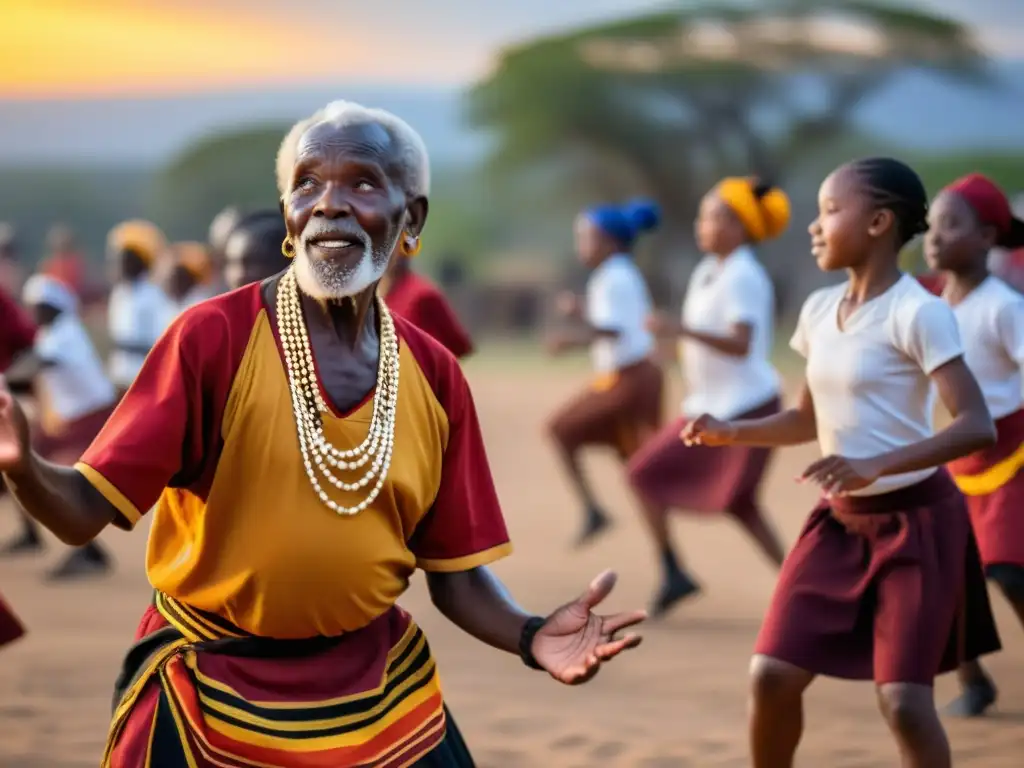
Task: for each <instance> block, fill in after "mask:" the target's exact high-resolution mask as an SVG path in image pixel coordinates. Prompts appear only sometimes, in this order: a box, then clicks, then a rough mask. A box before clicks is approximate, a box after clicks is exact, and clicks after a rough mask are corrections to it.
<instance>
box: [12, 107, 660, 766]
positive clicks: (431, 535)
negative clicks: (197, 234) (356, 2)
mask: <svg viewBox="0 0 1024 768" xmlns="http://www.w3.org/2000/svg"><path fill="white" fill-rule="evenodd" d="M278 183H279V187H280V191H281V197H282V207H283V211H284V218H285V221H286V225H287V233H288V234H287V238H286V240H285V243H284V250H285V251H286V252H287V253H288V254H290V255H292V256H293V260H292V266H291V267H290V268H289V269H288V270H287V271H285V272H284V273H282V274H281V275H279V276H276V277H274V278H270V279H268V280H265V281H264V282H262V283H255V284H252V285H250V286H247V287H244V288H242V289H240V290H236V291H232V292H230V293H227V294H224V295H222V296H218V297H215V298H214V299H211V300H209V301H206V302H203V303H201V304H198V305H196V306H195V307H192V308H191V309H189V310H187V311H186V312H184V313H183V314H182V315H181V316H180V317H179V318H178V319H177V320H176V321H175V323H174V324H173V325H172V326H171V328H170V329H169V330H168V332H167V333H166V334H165V335H164V337H163V338H162V339H161V340H160V341H159V342H158V343H157V345H156V346H155V347H154V348H153V351H152V352H151V353H150V355H149V357H148V359H147V360H146V363H145V365H144V366H143V368H142V371H141V372H140V373H139V376H138V378H137V379H136V380H135V382H134V384H133V385H132V387H131V388H130V389H129V391H128V393H127V394H126V395H125V397H124V399H123V400H122V401H121V403H120V405H119V406H118V409H117V411H116V412H115V413H114V415H113V417H112V418H111V420H110V421H109V422H108V424H107V426H106V427H105V428H104V430H103V432H102V433H101V434H100V435H99V437H98V438H97V440H96V442H94V443H93V445H92V447H91V448H90V449H89V450H88V451H87V452H86V454H85V455H84V456H83V457H82V460H81V462H79V463H78V465H77V466H76V468H75V469H72V470H68V469H64V468H60V467H55V466H53V465H50V464H47V463H45V462H43V461H42V460H40V458H39V457H38V456H36V455H35V454H33V453H32V452H31V451H30V450H29V448H28V443H27V436H26V432H25V427H24V419H23V418H22V416H21V415H20V412H19V411H18V410H17V406H16V404H15V403H14V402H13V400H12V399H11V398H10V397H9V396H0V469H3V470H4V472H5V474H6V477H7V478H8V481H9V484H10V487H11V489H12V491H13V492H14V494H15V495H16V496H17V497H18V499H19V501H20V502H21V503H22V505H23V506H24V507H25V508H26V509H28V510H29V511H30V512H31V514H33V515H34V516H35V517H37V518H38V519H39V520H40V521H41V522H43V523H44V524H45V525H47V526H48V527H49V528H50V529H51V530H53V531H54V532H55V533H56V534H57V535H58V536H60V537H61V538H62V539H63V540H65V541H67V542H69V543H72V544H81V543H83V542H85V541H88V540H90V539H91V538H92V537H94V536H95V535H96V534H97V533H98V532H99V531H101V530H102V529H103V528H104V527H105V526H106V525H108V524H110V523H113V524H114V525H117V526H119V527H122V528H131V527H133V526H134V525H135V524H136V523H137V522H138V521H139V519H140V518H141V516H142V515H143V514H144V513H145V512H146V511H147V510H149V509H150V508H155V509H154V512H153V521H152V527H151V531H150V540H149V553H148V557H147V572H148V576H149V580H150V582H151V583H152V585H153V587H154V591H155V597H154V604H153V605H152V606H150V607H149V608H148V610H147V611H146V613H145V615H144V617H143V620H142V624H141V626H140V627H139V631H138V639H139V642H138V644H137V645H136V646H135V647H134V648H133V649H132V650H131V651H130V652H129V654H128V657H127V659H126V662H125V667H124V670H123V672H122V676H121V678H120V680H119V683H118V686H117V695H116V709H115V714H114V721H113V725H112V728H111V732H110V738H109V741H108V746H107V750H106V753H105V755H104V758H103V765H104V766H116V768H142V766H146V765H150V764H152V765H157V764H159V765H161V766H172V767H177V766H182V768H184V766H214V765H217V766H257V765H258V766H270V765H275V766H294V767H301V766H309V767H311V768H312V766H317V767H322V766H332V767H333V766H371V765H372V766H412V765H416V766H471V765H473V762H472V758H471V757H470V756H469V753H468V751H467V749H466V747H465V745H464V743H463V742H462V739H461V737H460V736H459V733H458V731H457V729H456V727H455V724H454V722H453V721H452V719H451V717H450V716H449V715H448V713H447V710H446V708H445V706H444V702H443V698H442V694H441V686H440V683H439V681H438V673H437V670H436V668H435V663H434V660H433V657H432V655H431V652H430V650H429V646H428V645H427V643H426V640H425V639H424V637H423V633H422V632H421V631H420V629H419V628H418V627H417V626H416V624H415V623H414V622H413V620H412V619H411V618H410V617H409V615H408V614H407V613H405V611H403V610H402V609H401V608H399V607H398V605H397V604H396V600H397V599H398V598H399V597H400V596H401V594H402V593H403V592H404V591H405V589H406V587H407V585H408V582H409V578H410V576H411V575H412V573H413V571H414V570H415V568H417V567H419V568H422V569H423V570H424V571H426V573H427V582H428V584H429V587H430V594H431V596H432V598H433V602H434V604H435V605H436V606H437V607H438V609H439V610H440V611H441V612H442V613H443V614H444V615H445V616H446V617H447V618H448V619H450V620H451V621H452V622H453V623H455V624H456V625H458V626H459V627H461V628H462V629H464V630H465V631H466V632H468V633H469V634H471V635H473V636H475V637H476V638H478V639H479V640H480V641H481V642H484V643H488V644H490V645H492V646H495V647H496V648H499V649H501V650H503V651H506V652H507V653H513V654H515V653H518V654H519V655H520V656H521V657H522V659H523V661H524V662H525V663H526V664H527V665H528V666H530V667H533V668H537V669H542V670H546V671H547V672H548V673H549V674H550V675H551V676H552V677H554V678H555V679H556V680H559V681H561V682H563V683H567V684H573V683H579V682H583V681H585V680H587V679H588V678H590V677H591V676H592V675H593V674H595V673H596V672H597V670H598V668H599V667H600V665H601V664H602V662H605V661H607V660H609V659H611V658H612V657H613V656H615V655H617V654H618V653H620V652H621V651H623V650H625V649H627V648H631V647H634V646H635V645H637V644H638V643H639V641H640V638H639V636H637V635H635V634H631V633H630V634H627V635H625V636H623V637H621V638H616V637H615V634H616V633H617V632H618V631H619V630H621V629H623V628H626V627H630V626H632V625H635V624H637V623H639V622H640V621H642V620H643V618H644V614H643V612H642V611H638V612H630V613H622V614H617V615H613V616H599V615H597V614H595V613H593V608H594V607H595V606H596V605H597V604H598V603H599V602H600V601H601V600H602V599H603V598H604V597H605V596H606V595H607V594H608V593H609V591H610V590H611V588H612V585H613V582H614V575H613V574H611V573H610V572H606V573H604V574H601V575H600V576H598V577H597V578H596V579H595V580H594V582H593V583H591V585H590V586H589V587H588V589H587V590H586V591H585V592H584V593H583V595H582V596H581V597H579V598H578V599H576V600H574V601H572V602H570V603H568V604H566V605H564V606H563V607H561V608H559V609H558V610H556V611H555V612H554V613H552V614H551V615H550V616H548V617H547V618H540V617H535V616H531V615H530V614H528V613H525V612H524V611H522V610H521V609H520V608H518V607H517V606H516V605H515V604H514V603H513V602H512V601H511V600H510V598H509V597H508V595H507V593H506V592H505V590H504V588H503V587H502V585H501V584H500V583H499V582H498V581H497V579H496V578H495V577H494V576H493V575H491V573H490V572H489V571H488V570H487V569H486V568H485V565H486V564H488V563H490V562H493V561H494V560H497V559H498V558H500V557H502V556H503V555H506V554H508V552H509V550H510V545H509V543H508V536H507V534H506V530H505V524H504V522H503V520H502V515H501V510H500V507H499V504H498V499H497V497H496V494H495V489H494V484H493V482H492V479H491V473H490V470H489V468H488V465H487V461H486V458H485V452H484V446H483V440H482V437H481V433H480V428H479V425H478V422H477V417H476V412H475V410H474V407H473V400H472V397H471V396H470V392H469V387H468V386H467V384H466V381H465V379H464V378H463V376H462V373H461V371H460V369H459V366H458V364H457V363H456V361H455V359H454V358H453V357H452V356H451V355H450V354H449V353H448V352H447V351H445V350H444V349H443V348H442V347H441V346H440V345H439V344H437V343H436V342H435V341H433V340H432V339H431V338H430V337H429V336H427V335H426V334H424V333H423V332H422V331H419V330H418V329H416V328H415V327H414V326H413V325H411V324H410V323H408V322H406V321H403V320H401V319H400V318H398V317H393V316H392V314H391V313H390V312H389V311H388V309H387V307H386V306H385V304H384V303H383V301H382V300H380V299H379V298H378V297H377V295H376V286H377V283H378V281H379V280H380V279H381V277H382V276H383V275H384V272H385V270H386V269H387V265H388V261H389V259H390V257H391V254H392V251H393V249H394V248H395V245H396V243H400V244H401V247H402V248H404V249H405V250H408V251H413V250H415V248H416V245H417V243H418V241H419V237H420V233H421V231H422V229H423V225H424V223H425V221H426V218H427V197H426V195H427V184H428V166H427V157H426V152H425V149H424V147H423V144H422V141H421V140H420V138H419V137H418V135H417V134H416V133H415V132H414V131H413V130H412V129H411V128H409V126H407V125H406V124H405V123H404V122H402V121H401V120H399V119H398V118H396V117H394V116H392V115H390V114H388V113H386V112H382V111H379V110H370V109H366V108H364V107H361V106H358V105H355V104H351V103H347V102H336V103H333V104H330V105H329V106H328V107H326V108H325V109H324V110H322V111H321V112H318V113H317V114H316V115H314V116H313V117H312V118H310V119H308V120H305V121H303V122H301V123H300V124H299V125H297V126H296V127H295V128H294V129H293V130H292V131H291V132H290V133H289V134H288V136H287V137H286V138H285V141H284V144H283V145H282V147H281V151H280V155H279V159H278ZM151 760H152V762H150V761H151Z"/></svg>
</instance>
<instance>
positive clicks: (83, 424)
mask: <svg viewBox="0 0 1024 768" xmlns="http://www.w3.org/2000/svg"><path fill="white" fill-rule="evenodd" d="M114 407H115V406H114V405H111V406H109V407H107V408H101V409H100V410H98V411H93V412H92V413H87V414H85V415H84V416H80V417H79V418H77V419H74V420H73V421H70V422H68V423H67V424H65V425H63V427H62V428H61V430H60V431H59V432H57V433H55V434H48V433H46V432H44V431H43V430H42V429H41V428H37V429H36V430H35V431H34V433H33V435H32V447H33V448H35V450H36V453H38V454H39V455H40V456H42V457H43V458H44V459H47V460H48V461H52V462H53V463H55V464H65V465H68V466H70V465H72V464H74V463H75V462H76V461H78V459H79V458H80V457H81V456H82V454H83V453H85V451H86V449H87V448H88V447H89V445H90V444H91V443H92V441H93V440H95V439H96V435H98V434H99V433H100V430H101V429H103V425H104V424H106V423H107V419H109V418H110V414H111V413H113V412H114Z"/></svg>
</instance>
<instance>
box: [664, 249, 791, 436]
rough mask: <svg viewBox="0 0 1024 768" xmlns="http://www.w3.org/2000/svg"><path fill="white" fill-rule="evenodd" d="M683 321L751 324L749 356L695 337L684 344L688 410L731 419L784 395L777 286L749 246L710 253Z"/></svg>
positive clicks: (699, 326)
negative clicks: (775, 347)
mask: <svg viewBox="0 0 1024 768" xmlns="http://www.w3.org/2000/svg"><path fill="white" fill-rule="evenodd" d="M682 317H683V324H684V325H686V326H689V327H690V328H693V329H694V330H698V331H705V332H707V333H711V334H717V335H725V334H727V333H728V332H729V330H730V329H731V328H732V326H733V325H736V324H738V323H745V324H748V325H750V326H751V329H752V332H751V339H750V351H749V353H748V354H747V356H746V357H735V356H732V355H726V354H723V353H721V352H718V351H717V350H715V349H712V348H711V347H709V346H708V345H707V344H702V343H701V342H699V341H695V340H694V339H687V338H684V339H683V340H682V341H681V342H680V343H679V347H680V358H681V359H682V365H683V379H684V381H685V382H686V399H684V400H683V404H682V409H683V415H684V416H688V417H691V418H692V417H695V416H699V415H701V414H702V413H708V414H710V415H712V416H714V417H715V418H717V419H731V418H734V417H736V416H738V415H740V414H741V413H744V412H745V411H749V410H751V409H752V408H756V407H757V406H759V405H763V404H764V403H767V402H768V401H769V400H771V399H772V398H773V397H776V396H778V394H779V375H778V373H776V371H775V369H774V368H773V367H772V364H771V362H769V359H770V355H771V346H772V326H773V323H774V319H775V291H774V289H773V288H772V281H771V279H770V278H769V277H768V273H767V272H765V270H764V267H762V266H761V263H760V262H759V261H758V260H757V258H756V257H755V256H754V253H753V251H751V249H750V248H748V247H746V246H743V247H740V248H738V249H737V250H736V251H734V252H733V253H732V254H730V255H729V256H727V257H726V258H724V259H720V258H718V257H717V256H705V257H704V258H703V259H702V260H701V261H700V262H699V263H698V264H697V267H696V268H695V269H694V271H693V276H692V277H691V278H690V283H689V285H688V286H687V288H686V298H685V300H684V301H683V313H682Z"/></svg>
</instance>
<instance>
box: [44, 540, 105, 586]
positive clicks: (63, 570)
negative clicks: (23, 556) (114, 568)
mask: <svg viewBox="0 0 1024 768" xmlns="http://www.w3.org/2000/svg"><path fill="white" fill-rule="evenodd" d="M110 569H111V564H110V556H109V555H108V554H107V551H106V550H105V549H104V548H103V546H102V545H101V544H100V543H99V542H98V541H90V542H89V543H88V544H86V545H85V546H82V547H76V548H75V549H73V550H72V551H71V554H69V555H68V556H67V557H66V558H65V559H64V561H63V562H61V563H60V565H58V566H57V567H56V568H54V569H53V570H52V571H50V572H49V573H48V574H47V578H48V579H50V580H52V581H70V580H73V579H81V578H87V577H89V576H101V575H103V574H105V573H108V572H109V571H110Z"/></svg>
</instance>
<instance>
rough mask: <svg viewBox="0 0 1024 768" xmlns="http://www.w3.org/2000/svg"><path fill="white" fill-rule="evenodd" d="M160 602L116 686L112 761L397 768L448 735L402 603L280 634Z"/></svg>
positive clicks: (433, 679)
mask: <svg viewBox="0 0 1024 768" xmlns="http://www.w3.org/2000/svg"><path fill="white" fill-rule="evenodd" d="M154 606H155V609H156V611H157V612H158V613H159V617H155V616H154V617H153V621H152V622H151V624H150V626H149V627H148V629H147V634H146V635H145V636H144V637H142V639H140V640H139V641H138V642H137V643H136V644H135V645H134V646H133V647H132V648H131V650H130V651H129V652H128V654H127V656H126V658H125V663H124V668H123V670H122V672H121V675H120V677H119V678H118V681H117V684H116V686H115V693H114V715H113V722H112V724H111V729H110V735H109V737H108V740H107V747H106V750H105V753H104V757H103V763H102V767H103V768H123V766H132V768H134V766H135V765H139V766H149V765H150V759H151V757H152V756H153V755H161V756H166V755H168V754H174V755H177V756H178V757H179V761H178V762H175V763H174V764H176V765H178V764H180V765H182V766H189V768H200V767H205V766H218V768H221V767H223V768H242V767H243V766H244V767H245V768H255V767H257V766H258V767H259V768H268V767H269V766H289V767H291V766H295V768H328V767H330V768H335V767H343V766H379V767H380V768H385V767H387V768H399V766H408V765H411V764H412V763H414V762H416V760H418V759H419V758H420V757H422V756H423V755H425V754H426V753H428V752H430V751H431V750H432V749H434V748H435V747H436V746H437V745H438V744H439V743H440V742H441V740H442V739H443V737H444V734H445V727H446V720H445V712H444V704H443V701H442V696H441V688H440V683H439V680H438V675H437V669H436V666H435V663H434V659H433V657H432V655H431V653H430V648H429V646H428V645H427V642H426V638H425V636H424V635H423V632H422V631H421V630H420V629H419V627H418V626H416V624H415V623H414V622H413V621H412V619H411V618H410V617H409V616H408V614H406V613H405V612H404V611H402V610H401V609H400V608H397V607H393V608H392V609H390V610H389V611H387V612H386V613H385V614H384V615H382V616H380V617H378V618H377V619H375V620H374V621H373V622H371V623H370V624H369V625H367V626H366V627H364V628H362V629H360V630H357V631H355V632H352V633H348V634H345V635H342V636H340V637H315V638H309V639H301V640H280V639H271V638H264V637H256V636H254V635H250V634H247V633H245V632H243V631H242V630H240V629H238V628H237V627H234V626H232V625H230V624H229V623H227V622H226V621H225V620H224V619H221V618H219V617H216V616H212V615H210V614H207V613H204V612H200V611H197V610H196V609H193V608H191V607H189V606H186V605H184V604H182V603H180V602H178V601H176V600H174V599H173V598H171V597H169V596H167V595H165V594H162V593H159V592H158V593H156V596H155V600H154ZM161 764H162V763H161Z"/></svg>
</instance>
